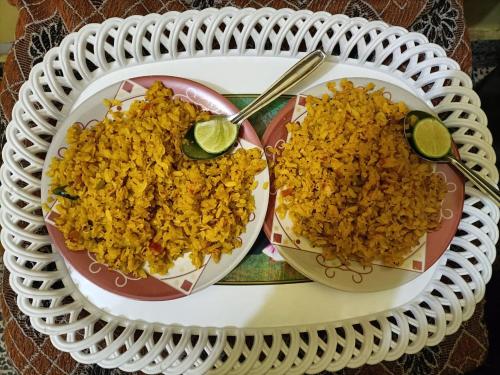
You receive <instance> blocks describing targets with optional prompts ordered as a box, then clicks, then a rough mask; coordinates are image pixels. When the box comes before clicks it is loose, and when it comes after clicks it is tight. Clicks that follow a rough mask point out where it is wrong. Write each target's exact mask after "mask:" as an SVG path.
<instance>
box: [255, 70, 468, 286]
mask: <svg viewBox="0 0 500 375" xmlns="http://www.w3.org/2000/svg"><path fill="white" fill-rule="evenodd" d="M349 80H350V81H352V82H353V83H354V85H355V86H360V85H362V86H365V85H367V84H368V83H370V82H371V83H373V84H374V85H375V89H380V88H384V91H385V92H386V93H387V95H389V96H390V98H391V99H392V100H393V101H403V102H405V103H406V105H407V106H408V108H409V109H416V110H422V111H427V112H430V113H432V110H431V109H430V108H429V107H428V106H427V105H426V104H425V103H424V102H423V101H422V100H421V99H419V98H418V97H417V96H415V95H414V94H412V93H411V92H409V91H407V90H404V89H402V88H400V87H398V86H395V85H393V84H390V83H388V82H383V81H379V80H375V79H368V78H362V77H353V78H349ZM332 82H336V83H339V82H340V79H339V80H335V81H332ZM323 94H331V93H330V92H329V90H328V88H327V86H326V82H325V83H322V84H319V85H317V86H314V87H312V88H310V89H308V90H306V91H305V92H303V93H301V94H299V95H297V96H296V97H294V98H292V99H290V101H289V102H288V103H287V104H286V105H285V107H284V108H283V109H282V110H281V111H280V112H279V113H278V114H277V115H276V117H275V118H274V119H273V120H272V121H271V123H270V124H269V126H268V127H267V129H266V132H265V133H264V135H263V137H262V143H263V145H264V148H265V150H266V155H267V157H268V159H269V160H270V161H274V160H276V158H279V156H280V151H281V150H282V149H283V146H284V144H285V143H286V142H287V139H288V137H289V134H288V132H287V129H286V124H288V123H289V122H299V123H300V122H301V121H302V119H303V118H304V117H305V115H306V110H305V98H306V97H307V96H309V95H311V96H315V97H321V96H322V95H323ZM271 148H273V149H275V150H276V152H275V153H272V152H271V151H270V150H271ZM455 152H456V149H455ZM456 153H457V152H456ZM457 156H458V153H457ZM434 173H438V174H440V175H441V177H442V178H443V179H444V180H445V182H446V185H447V187H448V192H447V193H446V195H445V198H444V200H443V202H442V203H441V222H440V227H439V228H438V229H437V230H436V231H432V232H428V233H426V234H425V235H424V236H423V237H422V238H421V239H420V242H419V244H418V245H417V246H416V247H415V248H413V249H412V251H411V252H410V253H409V255H408V256H407V257H406V258H405V260H404V261H403V262H402V264H401V265H400V266H397V267H396V266H387V265H385V264H382V263H381V262H374V263H372V264H369V265H367V266H363V265H361V264H360V263H358V262H354V261H352V262H350V263H349V264H342V263H341V262H340V261H339V260H327V259H325V257H324V256H323V255H322V252H321V249H320V248H313V247H312V246H310V245H308V244H307V243H305V242H307V241H302V242H301V239H300V237H299V236H297V235H296V234H295V233H294V232H293V230H292V229H291V226H292V223H291V221H290V220H289V219H287V218H280V217H279V216H278V215H277V214H276V212H275V203H276V197H277V194H278V192H277V191H276V189H275V187H274V178H273V175H272V171H271V188H270V197H269V205H268V211H267V216H266V220H265V222H264V231H265V233H266V235H267V237H268V238H269V240H270V242H271V243H272V244H273V245H274V246H276V247H277V248H278V250H279V252H280V254H281V255H282V256H283V257H284V258H285V260H286V261H287V262H288V263H289V264H290V265H291V266H292V267H294V268H295V269H296V270H298V271H299V272H301V273H302V274H304V275H305V276H307V277H309V278H311V279H312V280H315V281H318V282H320V283H323V284H325V285H328V286H331V287H334V288H336V289H340V290H345V291H353V292H372V291H380V290H385V289H391V288H395V287H398V286H400V285H402V284H405V283H407V282H409V281H411V280H413V279H415V278H416V277H418V276H419V275H420V274H422V273H423V272H425V271H426V270H428V269H429V268H430V267H431V266H432V265H433V264H434V263H435V262H436V261H437V260H438V259H439V258H440V257H441V255H442V254H443V253H444V252H445V251H446V249H447V248H448V246H449V244H450V242H451V240H452V239H453V236H454V235H455V233H456V230H457V227H458V224H459V222H460V219H461V216H462V209H463V203H464V179H463V177H462V176H461V175H460V174H459V173H458V172H457V171H456V170H455V169H454V168H452V167H451V166H449V165H448V164H434Z"/></svg>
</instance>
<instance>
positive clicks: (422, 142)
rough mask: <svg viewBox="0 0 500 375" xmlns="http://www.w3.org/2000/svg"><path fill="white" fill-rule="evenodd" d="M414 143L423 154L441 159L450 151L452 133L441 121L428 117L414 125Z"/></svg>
mask: <svg viewBox="0 0 500 375" xmlns="http://www.w3.org/2000/svg"><path fill="white" fill-rule="evenodd" d="M413 144H414V145H415V147H416V148H417V150H418V151H419V152H420V153H421V154H422V155H423V156H425V157H428V158H431V159H439V158H442V157H444V156H446V155H447V154H448V153H449V152H450V148H451V135H450V132H449V131H448V129H447V128H446V126H445V125H444V124H443V123H442V122H441V121H439V120H438V119H436V118H433V117H426V118H424V119H421V120H420V121H418V122H417V123H416V124H415V126H414V127H413Z"/></svg>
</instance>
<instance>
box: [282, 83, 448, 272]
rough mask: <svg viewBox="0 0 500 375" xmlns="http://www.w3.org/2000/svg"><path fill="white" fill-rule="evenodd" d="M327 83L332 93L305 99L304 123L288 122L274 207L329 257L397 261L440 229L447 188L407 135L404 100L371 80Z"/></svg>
mask: <svg viewBox="0 0 500 375" xmlns="http://www.w3.org/2000/svg"><path fill="white" fill-rule="evenodd" d="M328 88H329V90H330V91H331V93H332V95H331V96H329V95H324V96H323V97H322V98H315V97H308V98H307V100H306V110H307V116H306V118H305V120H304V122H303V123H302V124H298V123H290V124H288V125H287V129H288V132H289V133H291V139H290V140H289V142H287V143H286V145H285V146H284V149H283V151H282V154H281V155H280V156H279V157H278V159H277V162H276V165H275V167H274V174H275V178H276V187H277V188H279V189H281V194H280V200H279V202H278V207H277V212H278V214H279V215H280V216H281V217H283V216H285V215H286V214H287V213H288V215H290V218H291V220H292V222H293V228H292V229H293V231H294V232H295V233H297V234H298V235H301V236H304V237H306V238H307V239H309V240H310V241H311V242H312V244H313V245H314V246H317V247H322V248H323V251H324V255H325V256H326V257H327V258H330V259H331V258H337V259H340V260H341V261H343V262H348V261H349V260H353V259H354V260H357V261H360V262H362V263H364V264H366V263H369V262H372V261H374V260H382V261H384V262H385V263H391V264H398V263H400V262H401V261H402V260H403V259H404V258H405V256H407V255H408V253H409V251H410V249H411V248H412V247H414V246H416V245H417V244H418V242H419V239H420V238H421V237H422V235H424V233H426V232H427V231H429V230H434V229H436V228H438V226H439V220H440V206H441V202H442V200H443V198H444V195H445V193H446V185H445V183H444V181H443V180H442V178H441V177H440V176H439V175H438V174H435V173H433V166H432V164H431V163H429V162H426V161H423V160H421V159H419V158H418V157H417V155H415V154H414V153H413V152H411V151H410V148H409V146H408V145H407V143H406V141H405V140H404V137H403V129H402V121H401V120H402V119H403V117H404V116H405V114H406V112H407V107H406V105H405V104H404V103H402V102H399V103H393V102H392V101H391V100H389V99H388V98H386V97H385V96H384V93H383V91H382V90H378V91H374V90H373V88H374V86H373V84H369V85H368V86H367V87H354V86H353V84H352V82H350V81H346V80H343V81H342V82H341V88H340V89H337V88H336V87H335V84H334V83H330V84H329V85H328Z"/></svg>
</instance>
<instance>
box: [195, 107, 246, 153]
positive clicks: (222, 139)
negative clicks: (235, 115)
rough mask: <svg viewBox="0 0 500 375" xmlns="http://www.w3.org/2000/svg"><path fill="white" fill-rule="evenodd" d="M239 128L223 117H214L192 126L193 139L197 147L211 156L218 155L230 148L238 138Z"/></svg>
mask: <svg viewBox="0 0 500 375" xmlns="http://www.w3.org/2000/svg"><path fill="white" fill-rule="evenodd" d="M238 130H239V126H238V125H235V124H233V123H232V122H230V121H229V120H228V119H227V118H226V117H224V116H214V117H212V118H211V119H210V120H208V121H203V122H198V123H196V125H195V126H194V139H195V141H196V143H197V144H198V146H200V147H201V148H202V149H203V150H204V151H206V152H209V153H211V154H220V153H222V152H224V151H226V150H227V149H228V148H229V147H231V146H232V145H233V144H234V142H236V138H237V137H238Z"/></svg>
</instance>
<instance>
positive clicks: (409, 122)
mask: <svg viewBox="0 0 500 375" xmlns="http://www.w3.org/2000/svg"><path fill="white" fill-rule="evenodd" d="M427 117H433V118H434V119H436V120H437V121H440V122H441V120H439V119H438V118H436V117H435V116H433V115H431V114H429V113H427V112H423V111H410V112H408V113H407V114H406V116H405V118H404V132H405V138H406V140H407V141H408V143H409V145H410V147H411V148H412V149H413V151H415V153H417V155H418V156H420V157H421V158H422V159H425V160H428V161H431V162H433V163H450V164H451V165H453V166H454V167H455V168H456V169H458V170H459V171H460V172H461V173H462V174H463V175H464V176H465V177H467V178H468V179H469V180H470V181H471V182H472V183H473V184H474V185H476V186H477V187H478V188H479V190H481V191H482V192H483V193H484V194H486V195H487V196H489V197H490V198H491V199H492V200H493V202H494V203H495V204H496V205H497V206H500V190H498V189H497V188H496V187H495V186H493V185H492V184H490V183H489V182H488V181H486V180H485V179H484V178H483V177H481V176H480V175H479V174H478V173H476V172H474V171H473V170H472V169H470V168H469V167H467V166H466V165H465V163H464V162H463V161H461V160H459V159H457V158H456V157H455V155H453V152H452V150H451V147H450V151H449V152H448V154H447V155H445V156H444V157H442V158H439V159H430V158H428V157H426V156H425V155H422V153H420V152H419V150H418V149H417V148H416V147H415V144H414V142H413V131H412V127H413V126H414V125H415V124H416V123H417V122H418V121H419V120H421V119H423V118H427ZM443 126H444V124H443ZM450 142H451V141H450ZM450 146H451V144H450Z"/></svg>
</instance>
